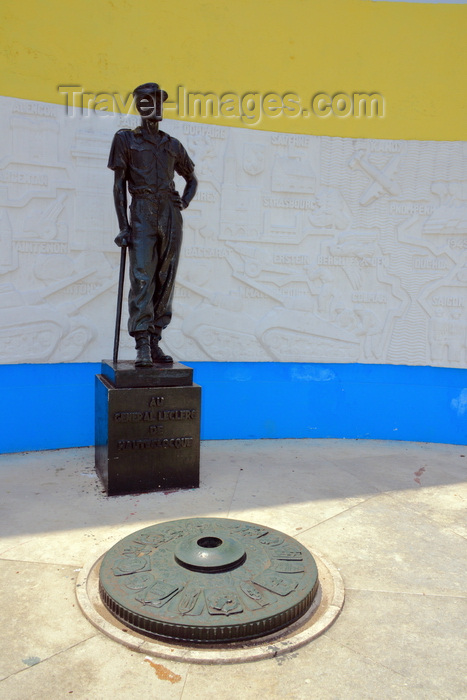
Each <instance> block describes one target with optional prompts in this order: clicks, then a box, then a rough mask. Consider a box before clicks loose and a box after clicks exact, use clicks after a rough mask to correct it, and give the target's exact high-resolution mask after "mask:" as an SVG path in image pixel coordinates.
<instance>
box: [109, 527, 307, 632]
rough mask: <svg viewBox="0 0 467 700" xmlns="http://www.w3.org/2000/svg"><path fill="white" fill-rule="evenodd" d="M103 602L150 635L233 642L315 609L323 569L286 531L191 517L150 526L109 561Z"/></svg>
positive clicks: (120, 546) (111, 553) (124, 542)
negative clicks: (320, 574) (319, 567)
mask: <svg viewBox="0 0 467 700" xmlns="http://www.w3.org/2000/svg"><path fill="white" fill-rule="evenodd" d="M99 590H100V595H101V598H102V601H103V603H104V604H105V606H106V607H107V608H108V610H109V611H110V612H111V613H112V614H113V615H114V616H115V617H116V618H118V619H119V620H120V621H121V622H124V623H125V624H126V625H128V626H129V627H131V628H132V629H134V630H136V631H137V632H140V633H142V634H145V635H151V636H154V637H160V638H163V639H170V640H171V641H178V642H201V643H202V642H204V643H209V644H213V643H216V642H219V643H221V642H222V643H225V642H235V641H241V640H246V639H254V638H256V637H261V636H264V635H266V634H270V633H272V632H275V631H277V630H280V629H283V628H284V627H287V626H288V625H289V624H291V623H292V622H294V621H295V620H297V619H298V618H299V617H301V616H302V615H303V614H304V613H305V612H306V611H307V610H308V608H309V607H310V605H311V604H312V602H313V599H314V597H315V595H316V592H317V590H318V571H317V567H316V563H315V561H314V559H313V557H312V555H311V554H310V552H309V551H308V550H307V549H306V548H305V547H304V546H303V545H301V544H300V543H299V542H297V540H295V539H293V538H292V537H289V536H288V535H285V534H284V533H282V532H279V531H277V530H273V529H271V528H266V527H262V526H261V525H255V524H253V523H248V522H244V521H241V520H229V519H224V518H189V519H186V520H174V521H171V522H166V523H161V524H159V525H152V526H151V527H147V528H144V529H143V530H139V531H138V532H135V533H133V534H132V535H129V536H128V537H125V538H124V539H123V540H120V542H118V543H117V544H116V545H114V546H113V547H112V548H111V549H110V550H109V551H108V552H107V554H106V555H105V557H104V559H103V561H102V565H101V568H100V573H99Z"/></svg>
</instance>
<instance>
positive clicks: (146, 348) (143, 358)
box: [135, 332, 153, 367]
mask: <svg viewBox="0 0 467 700" xmlns="http://www.w3.org/2000/svg"><path fill="white" fill-rule="evenodd" d="M135 341H136V360H135V367H152V364H153V363H152V358H151V345H150V342H149V333H145V332H141V333H136V334H135Z"/></svg>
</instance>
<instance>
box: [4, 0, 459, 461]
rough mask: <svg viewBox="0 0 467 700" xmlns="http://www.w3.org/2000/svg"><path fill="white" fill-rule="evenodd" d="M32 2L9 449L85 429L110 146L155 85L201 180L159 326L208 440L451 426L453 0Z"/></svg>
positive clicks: (105, 330) (455, 328)
mask: <svg viewBox="0 0 467 700" xmlns="http://www.w3.org/2000/svg"><path fill="white" fill-rule="evenodd" d="M25 5H26V9H27V10H28V11H27V12H25ZM41 8H42V9H41V14H40V16H39V15H38V14H37V13H38V8H37V6H36V5H35V4H33V3H30V4H29V3H26V4H25V3H23V4H22V6H21V12H20V11H19V6H18V9H16V8H10V9H9V10H8V17H6V19H5V22H4V29H6V30H7V33H8V36H7V41H6V51H5V52H4V53H3V58H2V61H3V62H4V65H3V66H2V68H3V70H2V72H1V76H2V78H1V81H0V83H1V90H0V92H1V93H2V94H3V97H0V127H1V129H2V133H3V134H4V136H5V142H6V151H5V156H4V158H3V160H2V161H1V162H0V199H1V204H2V214H1V222H0V223H1V226H0V237H1V242H2V250H3V255H2V260H1V261H0V275H1V279H0V316H1V318H2V321H1V323H0V325H1V330H0V362H2V363H3V367H2V375H3V377H4V381H3V388H2V393H3V396H4V399H5V403H6V405H7V406H8V407H9V409H10V410H9V411H8V418H7V424H8V426H9V427H8V430H7V431H6V433H5V435H6V436H7V437H6V440H5V444H4V446H3V449H4V450H5V451H18V450H23V449H43V448H53V447H63V446H68V445H69V446H72V445H84V444H89V443H90V442H92V425H93V418H92V414H93V409H92V391H93V381H92V379H93V374H94V373H95V372H96V371H98V366H97V365H96V364H95V363H97V362H99V361H100V359H101V358H102V357H105V356H108V355H109V354H110V353H109V350H110V348H111V346H112V335H113V324H114V320H113V317H114V305H115V291H116V278H117V274H118V264H119V252H118V249H116V247H115V246H114V244H113V242H112V241H113V237H114V235H115V234H116V232H117V231H116V221H115V215H114V212H113V205H112V195H111V190H112V178H111V173H110V172H109V171H107V170H106V167H105V165H106V158H107V154H108V150H109V146H110V142H111V139H112V135H113V133H114V132H115V131H116V130H117V129H118V128H121V127H125V126H126V127H128V126H129V127H133V126H134V125H136V124H137V123H138V120H137V118H136V117H134V116H131V114H127V112H128V111H129V110H128V108H129V106H130V103H129V102H128V101H127V97H128V93H129V91H130V90H131V88H132V87H134V85H135V84H137V83H139V82H143V81H145V80H148V79H156V80H158V81H159V82H160V83H161V84H162V85H163V86H164V87H165V88H166V89H167V90H168V92H169V100H170V101H169V103H168V104H167V105H166V110H165V115H164V116H165V118H166V121H165V122H164V127H163V128H165V129H166V130H167V131H168V132H169V133H170V134H171V135H174V136H176V137H177V138H179V139H180V140H181V141H182V142H183V143H184V144H185V145H186V147H187V149H188V151H189V152H190V154H191V155H192V157H193V159H194V160H195V163H196V166H197V172H198V175H199V179H200V188H199V191H198V194H197V196H196V199H195V200H194V201H193V203H192V205H191V207H190V209H189V210H188V211H187V212H186V214H185V215H184V216H185V233H184V236H185V240H184V253H183V261H182V263H181V267H180V272H179V276H178V279H177V290H176V300H175V302H176V303H175V316H174V320H173V322H172V324H171V326H170V327H169V329H168V330H167V332H166V334H165V336H164V340H165V345H166V347H167V349H168V350H170V351H171V352H172V353H173V354H175V356H176V357H177V358H180V359H181V360H182V361H185V362H187V363H194V366H195V373H196V374H195V376H196V378H197V381H199V382H200V383H202V384H203V387H204V394H203V396H204V418H203V437H204V438H205V439H209V438H222V437H225V438H236V437H242V438H248V437H313V436H316V437H367V438H385V439H388V438H394V439H414V440H427V441H438V442H443V441H445V442H455V443H463V442H465V434H466V417H465V406H466V404H467V400H466V399H465V396H466V394H467V390H466V389H464V386H463V385H464V384H465V379H464V376H465V367H466V361H467V356H466V347H467V339H466V334H467V324H466V321H465V306H466V299H467V258H466V251H467V168H466V162H467V159H466V155H467V146H466V143H465V142H462V141H460V139H461V138H463V132H462V124H463V114H465V107H466V105H465V101H466V97H465V91H462V90H460V89H459V86H460V85H461V84H462V66H463V62H462V60H460V56H461V55H462V53H464V52H465V46H464V43H465V42H464V34H465V32H464V29H465V8H464V7H462V6H459V5H437V4H436V5H435V4H419V3H417V4H407V3H384V2H367V1H360V0H342V1H341V2H338V3H333V4H332V6H331V4H330V3H325V2H323V1H320V2H318V1H315V2H310V3H307V4H303V3H301V2H300V3H299V2H290V3H287V5H286V6H285V5H284V4H283V3H282V2H280V3H279V2H268V3H266V2H259V3H255V4H254V5H253V6H252V5H251V3H249V4H247V3H243V2H240V3H236V4H235V5H231V6H229V7H219V6H218V5H217V4H215V3H211V2H208V3H206V2H203V3H200V2H199V3H198V2H195V3H191V4H190V5H187V4H186V3H181V2H174V3H171V5H170V9H167V8H162V7H159V8H155V7H153V6H145V7H141V4H140V3H136V2H116V3H101V4H99V5H96V3H88V2H79V3H78V2H73V3H68V4H67V5H66V6H65V5H63V4H62V3H58V2H52V1H48V2H47V3H43V4H42V6H41ZM44 8H46V9H47V12H46V13H45V14H44V12H43V9H44ZM252 13H253V14H252ZM143 27H144V31H142V28H143ZM148 28H150V29H152V31H148ZM38 29H40V31H38ZM154 66H157V71H156V72H157V75H153V73H154ZM149 73H150V75H149ZM73 93H74V95H73ZM86 105H87V106H88V107H90V108H91V109H83V106H86ZM203 109H204V110H205V111H206V116H204V113H203ZM132 354H133V350H132V348H131V344H130V339H129V338H128V337H127V335H126V333H125V332H123V333H122V345H121V357H123V356H125V355H126V356H127V357H131V356H132ZM25 405H28V406H29V409H28V411H29V414H30V415H33V416H34V417H35V418H34V422H33V424H31V425H29V426H28V429H27V430H25V429H24V423H23V424H22V427H19V425H20V424H19V423H18V421H17V420H15V419H14V417H15V415H18V414H17V412H19V413H21V410H22V408H21V407H24V406H25Z"/></svg>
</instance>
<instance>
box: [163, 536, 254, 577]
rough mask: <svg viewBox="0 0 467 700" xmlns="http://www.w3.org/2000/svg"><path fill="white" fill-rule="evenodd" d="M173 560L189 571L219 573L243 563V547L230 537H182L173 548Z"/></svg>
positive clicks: (244, 555) (244, 554)
mask: <svg viewBox="0 0 467 700" xmlns="http://www.w3.org/2000/svg"><path fill="white" fill-rule="evenodd" d="M174 556H175V561H176V562H177V563H178V564H180V565H181V566H184V567H185V568H186V569H190V570H191V571H200V572H203V571H205V572H206V573H220V572H221V571H230V570H231V569H234V568H235V567H237V566H240V565H241V564H243V562H244V561H245V559H246V552H245V549H244V547H242V545H241V544H240V542H238V540H234V539H233V538H232V537H225V536H224V537H222V538H221V537H217V536H216V535H203V537H193V538H192V539H191V538H190V539H183V540H182V541H181V542H180V544H178V545H177V547H176V548H175V554H174Z"/></svg>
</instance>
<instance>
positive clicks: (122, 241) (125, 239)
mask: <svg viewBox="0 0 467 700" xmlns="http://www.w3.org/2000/svg"><path fill="white" fill-rule="evenodd" d="M130 240H131V229H130V228H122V230H121V231H120V233H119V234H118V236H116V238H115V243H116V244H117V245H118V247H119V248H124V247H125V246H127V245H129V243H130Z"/></svg>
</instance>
